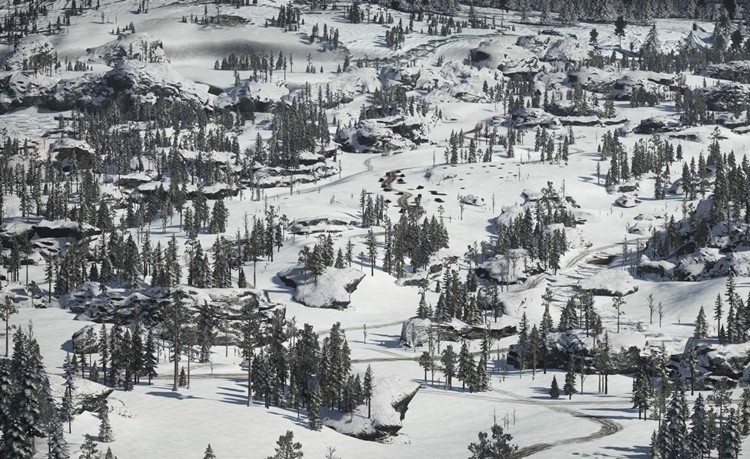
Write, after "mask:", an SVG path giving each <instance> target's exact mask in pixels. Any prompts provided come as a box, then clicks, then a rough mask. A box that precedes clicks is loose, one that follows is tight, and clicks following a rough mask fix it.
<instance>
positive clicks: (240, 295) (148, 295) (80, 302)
mask: <svg viewBox="0 0 750 459" xmlns="http://www.w3.org/2000/svg"><path fill="white" fill-rule="evenodd" d="M178 289H179V290H181V291H182V292H184V293H185V294H186V295H187V300H186V301H185V303H186V304H187V305H188V306H189V307H191V308H195V307H197V306H199V305H202V304H203V303H204V302H210V303H213V304H216V305H217V306H218V309H219V313H220V314H221V318H222V319H227V320H230V321H233V320H237V319H239V311H240V309H241V308H242V304H243V303H244V302H247V301H249V302H252V303H254V305H255V306H256V307H257V308H258V309H259V310H260V311H261V312H265V311H270V310H271V309H273V308H275V307H276V304H275V303H272V302H271V300H270V299H269V298H268V294H267V293H266V292H264V291H261V290H253V289H197V288H191V287H178ZM174 290H175V289H170V288H162V287H151V288H146V289H143V290H139V291H138V292H136V293H133V292H130V291H127V290H124V289H107V290H101V289H100V288H99V284H97V283H94V282H84V283H82V284H79V285H78V286H77V287H76V288H75V290H73V291H72V292H71V293H69V294H68V295H66V296H64V297H63V298H61V300H60V304H61V305H62V306H63V307H67V308H69V309H70V310H71V311H72V312H73V313H75V314H76V317H79V318H85V319H86V320H92V321H94V322H114V321H115V320H118V321H120V323H122V324H125V325H127V324H130V323H132V322H134V321H135V320H136V319H137V318H138V319H139V320H140V321H141V323H143V324H144V325H145V326H146V327H150V326H157V325H159V324H161V321H162V318H163V310H164V308H165V307H166V306H168V305H169V304H171V303H172V301H173V300H172V295H173V292H174ZM79 340H80V338H79ZM75 342H76V339H74V343H75Z"/></svg>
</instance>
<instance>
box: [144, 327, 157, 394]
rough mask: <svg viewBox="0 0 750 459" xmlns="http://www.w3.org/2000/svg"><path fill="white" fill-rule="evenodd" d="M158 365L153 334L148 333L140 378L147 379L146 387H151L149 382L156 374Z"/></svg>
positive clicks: (151, 332)
mask: <svg viewBox="0 0 750 459" xmlns="http://www.w3.org/2000/svg"><path fill="white" fill-rule="evenodd" d="M158 365H159V358H158V356H157V351H156V340H155V339H154V332H153V331H152V330H149V331H148V335H147V336H146V345H145V346H144V347H143V370H142V372H141V375H142V376H146V377H147V378H148V385H149V386H150V385H151V380H152V379H153V378H155V377H156V376H157V375H158V373H157V372H156V367H157V366H158Z"/></svg>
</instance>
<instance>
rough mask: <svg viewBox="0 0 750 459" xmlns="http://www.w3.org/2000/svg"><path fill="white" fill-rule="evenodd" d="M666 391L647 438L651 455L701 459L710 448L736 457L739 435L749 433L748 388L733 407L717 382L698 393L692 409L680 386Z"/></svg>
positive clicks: (727, 455) (740, 436) (739, 452)
mask: <svg viewBox="0 0 750 459" xmlns="http://www.w3.org/2000/svg"><path fill="white" fill-rule="evenodd" d="M668 392H670V393H671V398H670V399H669V403H668V405H667V406H666V411H664V412H663V413H662V416H660V417H659V421H660V423H659V428H658V429H657V430H655V431H654V433H653V435H652V437H651V454H652V456H653V457H656V458H670V457H691V458H693V457H694V458H702V457H706V456H710V455H711V452H712V451H713V450H716V452H717V454H718V457H720V458H728V459H729V458H732V459H736V458H738V457H740V454H741V452H742V441H743V437H745V436H747V435H748V434H750V389H745V390H744V391H743V392H742V397H741V400H740V402H739V405H737V406H733V405H732V399H731V392H730V391H728V390H726V389H725V388H723V387H721V384H720V385H719V387H718V388H717V389H716V390H714V392H713V394H711V395H709V396H708V397H706V398H704V397H703V394H698V397H697V398H696V400H695V402H694V404H693V409H692V411H691V410H690V409H689V407H688V404H687V402H686V400H685V391H684V389H683V388H682V386H681V385H679V384H677V385H676V387H671V388H670V389H668Z"/></svg>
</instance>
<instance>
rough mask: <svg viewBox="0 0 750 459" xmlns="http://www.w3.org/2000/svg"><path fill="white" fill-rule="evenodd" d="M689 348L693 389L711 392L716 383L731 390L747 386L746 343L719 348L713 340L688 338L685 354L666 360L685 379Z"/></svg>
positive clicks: (749, 347)
mask: <svg viewBox="0 0 750 459" xmlns="http://www.w3.org/2000/svg"><path fill="white" fill-rule="evenodd" d="M690 348H693V354H694V362H695V375H696V378H695V389H696V390H712V389H714V388H716V387H717V386H718V385H719V384H723V385H724V386H725V387H726V388H727V389H732V388H734V387H736V386H737V384H738V383H740V384H742V385H747V384H748V383H750V343H742V344H724V345H722V344H719V343H718V342H716V341H715V340H697V339H695V338H689V339H688V341H687V344H686V345H685V351H684V352H682V353H679V354H674V355H672V356H671V357H670V361H669V365H670V366H671V367H672V368H673V369H675V370H676V371H677V372H678V373H679V374H680V375H681V376H682V377H683V378H685V379H686V380H687V379H689V378H690V356H689V354H688V349H690Z"/></svg>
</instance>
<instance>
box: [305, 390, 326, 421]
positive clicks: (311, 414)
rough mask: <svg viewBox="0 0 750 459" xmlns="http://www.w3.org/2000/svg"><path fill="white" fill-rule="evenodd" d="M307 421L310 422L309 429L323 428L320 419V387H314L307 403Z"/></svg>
mask: <svg viewBox="0 0 750 459" xmlns="http://www.w3.org/2000/svg"><path fill="white" fill-rule="evenodd" d="M307 419H308V420H309V422H310V429H312V430H320V429H322V428H323V421H322V420H321V418H320V387H319V386H315V389H313V391H312V394H311V396H310V400H309V402H308V403H307Z"/></svg>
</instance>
